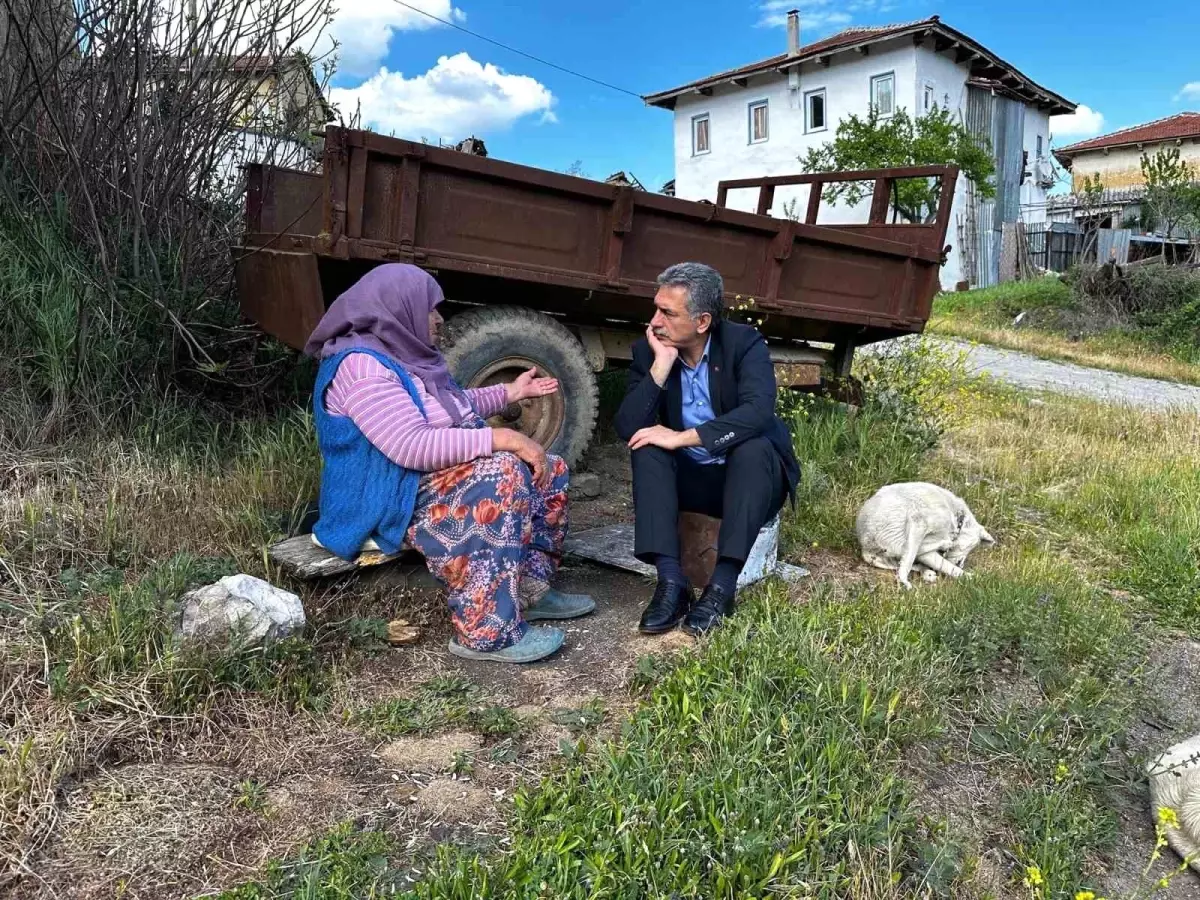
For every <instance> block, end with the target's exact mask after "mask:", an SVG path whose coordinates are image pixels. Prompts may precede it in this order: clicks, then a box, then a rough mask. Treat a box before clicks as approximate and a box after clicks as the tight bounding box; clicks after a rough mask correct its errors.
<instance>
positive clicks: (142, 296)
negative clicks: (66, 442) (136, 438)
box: [0, 0, 332, 436]
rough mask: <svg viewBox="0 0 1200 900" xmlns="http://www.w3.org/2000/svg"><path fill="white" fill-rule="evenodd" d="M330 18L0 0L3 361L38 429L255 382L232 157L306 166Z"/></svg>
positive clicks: (237, 2)
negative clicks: (178, 384) (145, 401)
mask: <svg viewBox="0 0 1200 900" xmlns="http://www.w3.org/2000/svg"><path fill="white" fill-rule="evenodd" d="M331 15H332V7H331V3H330V0H206V2H203V3H199V2H197V0H187V2H185V0H74V2H68V0H0V153H2V157H0V244H2V245H3V247H2V249H3V255H4V260H3V262H0V295H4V296H5V298H6V302H5V303H2V304H0V333H4V334H6V335H7V339H6V345H9V344H10V345H11V346H5V347H4V348H3V349H4V350H5V352H4V354H3V356H4V361H3V362H0V366H3V367H4V368H5V369H8V370H10V371H13V370H15V372H14V374H19V375H21V376H23V377H22V378H21V379H20V381H21V382H22V383H25V384H27V385H28V386H29V388H30V390H31V392H32V393H33V394H35V395H37V397H38V399H39V401H40V402H41V403H42V404H44V407H43V412H44V414H45V415H46V423H45V427H44V428H43V429H42V435H43V436H48V435H52V434H54V433H55V432H56V431H60V430H61V429H62V426H63V425H64V423H65V422H66V421H67V419H68V418H69V417H70V416H72V415H73V414H77V413H80V412H85V413H89V414H95V413H105V412H111V411H112V408H113V407H114V406H120V405H122V404H124V403H126V402H127V401H128V400H129V399H130V398H133V397H137V396H138V395H139V394H144V393H145V392H146V389H147V387H148V385H149V384H159V385H163V384H165V383H167V382H169V381H170V380H172V379H173V378H175V377H177V376H179V375H180V373H181V372H183V371H186V372H188V373H190V375H191V376H192V377H193V378H194V379H199V380H201V381H203V380H209V381H212V380H215V379H225V380H229V379H232V380H233V381H234V382H236V383H239V384H242V385H250V384H254V383H255V382H256V381H258V380H260V379H261V376H262V373H261V372H260V371H257V370H256V367H255V365H254V362H253V355H252V354H249V353H247V352H246V351H247V348H248V343H247V342H248V341H249V340H250V337H249V335H248V334H247V333H245V332H242V331H241V330H239V329H238V328H237V327H236V324H237V316H236V310H235V308H234V307H233V304H232V303H231V298H232V261H233V260H232V255H231V248H232V246H233V245H234V243H235V242H236V240H237V236H238V232H239V230H240V226H241V213H240V210H241V204H240V197H239V193H240V186H241V185H240V182H241V172H240V167H239V163H241V162H242V161H244V160H246V159H247V158H248V157H253V158H254V159H255V160H257V161H262V162H268V163H272V162H274V163H280V164H283V165H286V166H288V167H292V168H305V167H313V166H314V165H315V164H316V161H317V152H318V151H319V149H320V148H319V145H318V144H317V143H316V139H315V138H314V137H313V131H314V129H315V128H317V127H319V126H320V125H321V124H323V123H324V122H326V121H328V120H329V119H330V118H331V117H332V111H331V110H330V109H329V108H328V107H327V106H326V104H325V102H324V100H323V99H321V97H322V93H323V82H324V81H325V80H326V79H327V78H328V77H329V75H330V74H331V72H332V62H331V60H328V59H327V60H324V61H318V60H317V59H316V58H315V54H316V53H317V52H318V51H319V50H320V48H322V47H328V46H330V42H329V41H327V40H326V39H325V38H324V37H323V35H324V32H325V29H326V27H327V25H328V23H329V20H330V17H331ZM317 67H319V68H320V69H321V74H320V76H319V77H318V75H317V74H315V71H314V70H315V69H316V68H317ZM14 298H15V301H14ZM13 348H16V349H13ZM10 350H12V352H9V351H10ZM17 380H18V379H16V378H14V379H11V381H9V380H6V383H13V382H15V381H17Z"/></svg>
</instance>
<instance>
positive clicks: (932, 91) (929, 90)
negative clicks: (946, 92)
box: [892, 81, 938, 115]
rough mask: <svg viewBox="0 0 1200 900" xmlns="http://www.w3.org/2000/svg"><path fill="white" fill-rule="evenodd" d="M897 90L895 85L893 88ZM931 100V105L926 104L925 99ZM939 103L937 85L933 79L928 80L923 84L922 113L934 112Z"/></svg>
mask: <svg viewBox="0 0 1200 900" xmlns="http://www.w3.org/2000/svg"><path fill="white" fill-rule="evenodd" d="M892 90H893V92H894V91H895V86H894V85H893V88H892ZM926 100H928V101H929V105H928V106H926V105H925V101H926ZM937 105H938V101H937V86H936V85H935V84H934V83H933V82H932V81H926V82H925V83H924V84H922V85H921V114H922V115H924V114H925V113H930V112H933V108H934V107H935V106H937Z"/></svg>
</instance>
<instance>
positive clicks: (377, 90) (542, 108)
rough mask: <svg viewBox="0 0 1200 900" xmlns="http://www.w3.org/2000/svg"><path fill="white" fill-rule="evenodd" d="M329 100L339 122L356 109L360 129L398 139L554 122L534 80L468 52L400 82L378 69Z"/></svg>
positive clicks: (548, 98)
mask: <svg viewBox="0 0 1200 900" xmlns="http://www.w3.org/2000/svg"><path fill="white" fill-rule="evenodd" d="M330 93H331V100H332V101H333V103H334V104H335V105H336V106H337V107H338V108H339V109H340V110H341V113H342V115H343V116H344V117H346V118H349V117H350V116H351V115H353V113H354V111H355V108H356V107H357V105H358V104H361V109H362V119H363V124H364V125H365V126H368V127H370V128H372V129H373V130H376V131H381V132H384V133H391V132H394V133H395V134H397V135H399V136H401V137H407V138H412V139H418V138H422V137H427V138H429V139H430V140H433V139H434V138H444V139H446V140H455V141H458V140H462V139H463V138H465V137H467V136H468V135H471V134H476V135H481V136H482V135H486V133H487V132H489V131H498V130H502V129H505V128H508V127H509V126H511V125H512V124H513V123H514V122H516V121H517V120H518V119H523V118H525V117H526V116H533V115H539V114H540V118H541V120H542V121H551V122H552V121H554V113H553V112H552V108H553V106H554V102H555V100H554V95H553V94H552V93H550V90H549V89H548V88H547V87H546V86H545V85H543V84H542V83H541V82H539V81H538V80H537V79H535V78H531V77H530V76H528V75H509V74H507V73H506V72H504V71H503V70H501V69H498V68H497V67H496V66H494V65H492V64H491V63H479V62H476V61H475V60H473V59H472V58H471V57H470V56H469V55H468V54H467V53H458V54H455V55H454V56H443V57H441V58H440V59H439V60H438V61H437V65H436V66H434V67H433V68H432V69H430V70H429V71H428V72H426V73H425V74H423V75H416V76H414V77H412V78H405V77H404V74H403V73H401V72H389V71H388V70H387V69H386V68H382V69H380V70H379V71H378V72H377V73H376V74H375V75H374V76H372V77H371V78H369V79H368V80H367V81H365V82H363V83H362V84H360V85H359V86H358V87H356V88H337V89H334V90H333V91H331V92H330Z"/></svg>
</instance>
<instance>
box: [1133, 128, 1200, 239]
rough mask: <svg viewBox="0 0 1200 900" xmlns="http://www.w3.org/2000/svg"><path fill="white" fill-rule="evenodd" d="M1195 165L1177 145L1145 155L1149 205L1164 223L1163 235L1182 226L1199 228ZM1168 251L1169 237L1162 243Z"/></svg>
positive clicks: (1199, 199)
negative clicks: (1180, 152)
mask: <svg viewBox="0 0 1200 900" xmlns="http://www.w3.org/2000/svg"><path fill="white" fill-rule="evenodd" d="M1196 177H1197V172H1196V170H1195V168H1194V167H1193V166H1192V165H1191V164H1190V163H1188V162H1186V161H1185V160H1183V159H1181V158H1180V155H1179V148H1178V147H1169V148H1163V149H1161V150H1159V151H1158V152H1157V153H1155V154H1154V155H1153V156H1149V155H1145V156H1143V157H1142V178H1143V180H1144V181H1145V184H1146V201H1145V202H1146V206H1147V207H1148V208H1149V210H1150V212H1151V213H1152V214H1153V215H1154V218H1155V220H1156V221H1157V223H1158V224H1159V225H1161V226H1162V232H1163V237H1164V238H1170V237H1171V236H1172V234H1173V233H1174V232H1175V231H1176V230H1177V229H1180V228H1182V229H1183V230H1185V231H1187V232H1188V233H1189V236H1190V234H1191V233H1192V232H1194V231H1196V230H1197V229H1198V228H1200V185H1198V184H1197V181H1196ZM1162 252H1163V256H1164V257H1165V256H1166V253H1167V244H1166V241H1165V240H1164V241H1163V246H1162Z"/></svg>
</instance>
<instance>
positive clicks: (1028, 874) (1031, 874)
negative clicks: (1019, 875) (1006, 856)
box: [1025, 866, 1046, 887]
mask: <svg viewBox="0 0 1200 900" xmlns="http://www.w3.org/2000/svg"><path fill="white" fill-rule="evenodd" d="M1045 882H1046V879H1045V878H1043V877H1042V870H1041V869H1040V868H1038V867H1037V866H1026V867H1025V886H1026V887H1041V886H1042V885H1043V884H1045Z"/></svg>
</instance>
